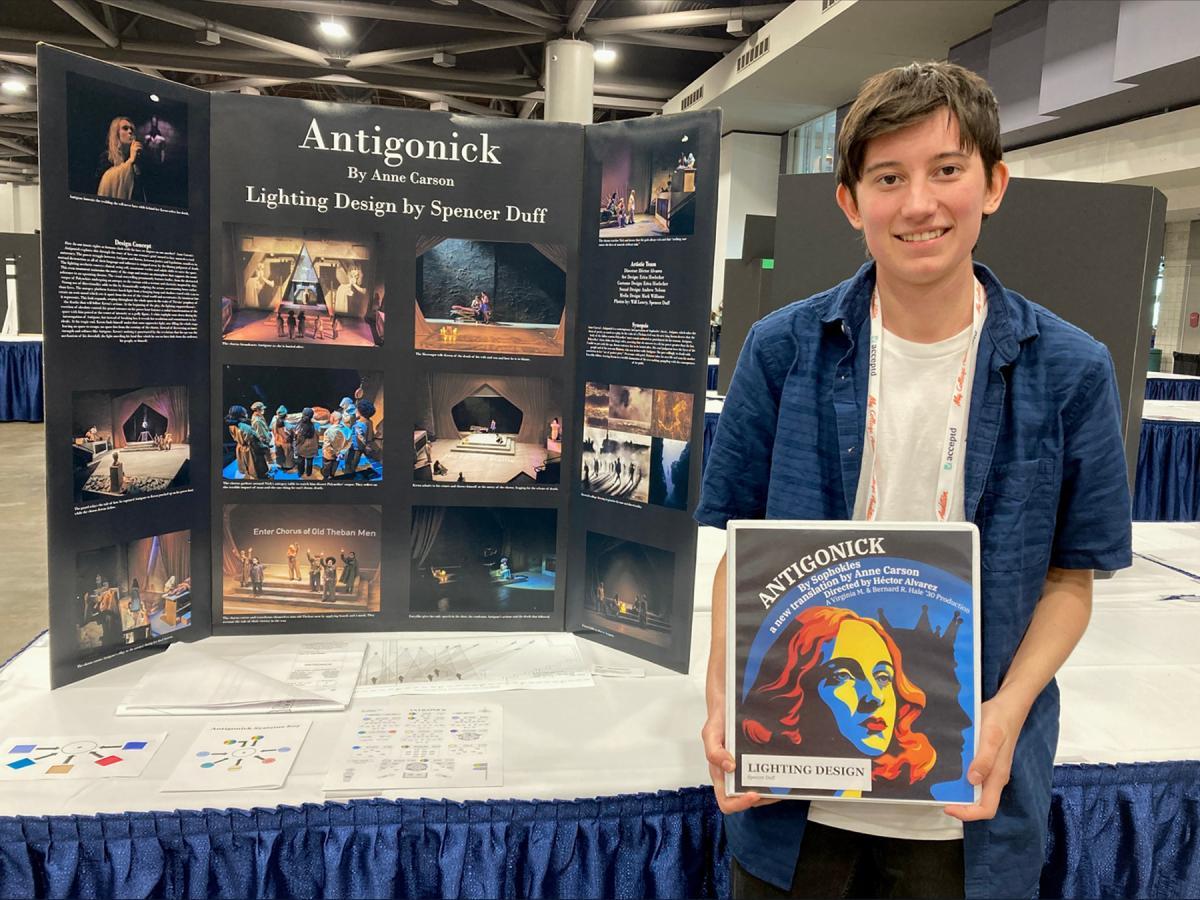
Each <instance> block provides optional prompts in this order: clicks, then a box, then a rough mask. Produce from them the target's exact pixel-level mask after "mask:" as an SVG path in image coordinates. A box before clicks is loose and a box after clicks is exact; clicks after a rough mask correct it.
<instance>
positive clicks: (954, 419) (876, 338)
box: [866, 279, 987, 522]
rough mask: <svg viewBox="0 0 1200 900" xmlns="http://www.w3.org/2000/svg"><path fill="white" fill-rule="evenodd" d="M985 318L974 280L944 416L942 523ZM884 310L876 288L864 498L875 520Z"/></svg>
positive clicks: (983, 294)
mask: <svg viewBox="0 0 1200 900" xmlns="http://www.w3.org/2000/svg"><path fill="white" fill-rule="evenodd" d="M985 318H987V291H985V290H984V289H983V285H982V284H980V283H979V279H975V299H974V301H973V303H972V305H971V340H970V341H969V342H968V343H967V349H966V350H964V351H963V357H962V363H961V364H960V365H959V367H958V377H956V378H955V379H954V387H953V390H951V392H950V401H949V412H948V414H947V416H946V436H945V438H943V440H942V465H941V467H940V469H939V470H938V480H937V494H936V496H935V497H934V504H933V512H934V517H935V518H936V519H937V521H939V522H945V521H946V520H947V519H948V518H949V517H950V510H951V509H953V507H954V503H953V499H954V484H955V477H954V476H955V470H956V469H957V468H958V466H959V464H960V459H961V457H962V453H963V445H964V443H965V442H964V441H963V440H962V436H963V433H964V430H965V429H964V426H965V425H966V421H967V404H964V403H963V397H964V394H965V393H966V388H967V378H968V376H969V375H970V374H971V372H973V371H974V369H975V357H976V354H977V352H978V350H979V337H980V335H981V334H982V333H983V320H984V319H985ZM883 334H884V331H883V308H882V305H881V304H880V302H879V288H878V286H876V288H875V291H874V293H872V295H871V344H870V350H871V356H870V370H869V374H868V376H867V430H866V441H867V444H868V445H869V446H870V448H871V487H870V492H869V493H868V495H867V510H866V520H867V521H868V522H873V521H875V516H876V514H877V513H878V511H879V477H878V475H877V474H876V468H877V467H878V465H879V448H878V446H877V444H876V436H877V432H878V429H879V409H880V404H879V399H880V397H879V380H880V369H882V368H883Z"/></svg>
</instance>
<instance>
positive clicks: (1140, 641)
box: [0, 523, 1200, 815]
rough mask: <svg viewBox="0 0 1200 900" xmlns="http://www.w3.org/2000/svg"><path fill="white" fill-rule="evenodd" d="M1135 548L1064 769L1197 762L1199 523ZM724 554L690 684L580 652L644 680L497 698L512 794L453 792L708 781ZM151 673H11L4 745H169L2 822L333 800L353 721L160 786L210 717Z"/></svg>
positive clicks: (218, 642)
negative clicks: (188, 788) (228, 783)
mask: <svg viewBox="0 0 1200 900" xmlns="http://www.w3.org/2000/svg"><path fill="white" fill-rule="evenodd" d="M1134 546H1135V548H1136V549H1137V550H1138V551H1139V552H1140V553H1143V554H1150V555H1153V556H1154V557H1155V558H1157V559H1159V560H1162V561H1163V562H1162V563H1160V562H1155V561H1153V560H1151V559H1148V558H1145V557H1144V556H1139V557H1138V558H1137V559H1136V561H1135V564H1134V566H1133V568H1132V569H1129V570H1125V571H1123V572H1120V573H1118V574H1117V576H1116V577H1114V578H1112V579H1110V580H1106V581H1099V582H1097V585H1096V603H1095V612H1094V615H1093V618H1092V624H1091V627H1090V628H1089V630H1088V633H1087V634H1086V636H1085V637H1084V639H1083V641H1082V642H1081V643H1080V645H1079V647H1078V648H1077V649H1076V651H1075V653H1074V654H1073V655H1072V656H1071V658H1070V659H1069V660H1068V661H1067V664H1066V666H1065V667H1064V669H1063V671H1062V673H1061V674H1060V677H1059V681H1060V684H1061V686H1062V695H1063V719H1062V737H1061V740H1060V743H1059V761H1060V762H1109V763H1120V762H1134V761H1142V760H1165V759H1200V721H1198V720H1197V716H1196V709H1197V705H1196V697H1197V696H1200V664H1198V662H1197V660H1198V655H1197V651H1196V648H1197V647H1200V575H1196V576H1192V575H1189V574H1186V573H1185V572H1181V571H1176V569H1184V570H1189V571H1191V572H1197V570H1198V569H1200V563H1198V562H1197V560H1198V559H1200V554H1197V553H1196V549H1197V548H1198V547H1200V524H1175V523H1147V524H1139V525H1137V526H1135V535H1134ZM723 549H724V532H722V531H719V530H717V529H712V528H702V529H701V530H700V553H699V560H700V561H699V564H698V566H697V581H696V617H695V625H694V628H693V647H692V673H691V674H690V675H678V674H676V673H673V672H670V671H668V670H665V669H661V668H659V667H656V666H653V665H650V664H648V663H644V662H642V661H640V660H636V659H634V658H632V657H629V656H626V655H625V654H622V653H618V652H616V651H612V650H609V649H607V648H605V647H601V646H599V645H596V644H593V643H592V642H590V641H580V645H581V647H582V648H583V653H584V656H585V658H586V659H589V660H590V661H593V662H597V663H606V664H611V665H626V666H641V667H643V668H645V670H646V673H647V677H646V678H644V679H630V680H615V679H604V678H597V684H596V687H595V688H580V689H570V690H556V691H524V692H515V691H514V692H507V693H498V694H491V695H488V696H489V698H493V699H494V700H495V702H498V703H500V704H501V705H502V706H503V707H504V716H505V719H504V736H505V749H504V775H505V784H504V786H503V787H501V788H491V789H455V790H450V791H447V792H446V797H448V798H450V799H453V800H469V799H485V798H488V797H504V798H515V799H535V798H536V799H544V800H551V799H560V800H561V799H571V798H576V797H595V796H601V795H612V794H622V793H629V792H634V791H653V790H658V789H672V788H679V787H685V786H689V785H697V784H704V783H706V782H707V769H706V766H705V763H704V758H703V755H702V753H701V749H700V743H699V738H698V734H699V730H700V726H701V724H702V723H703V720H704V715H705V706H704V696H703V691H704V688H703V684H704V664H705V660H706V658H707V644H708V636H709V630H710V627H711V600H710V598H711V593H710V591H711V585H712V576H713V573H714V571H715V569H716V566H717V562H718V560H719V559H720V556H721V553H722V551H723ZM1163 563H1165V565H1164V564H1163ZM282 640H287V639H285V638H281V637H279V636H272V637H255V638H251V637H219V638H210V639H208V640H207V641H206V642H205V644H204V646H205V649H206V651H207V652H211V653H219V654H228V655H232V656H237V655H241V654H245V653H250V652H253V651H254V650H255V649H256V648H262V647H266V646H269V645H271V644H275V643H278V642H280V641H282ZM294 640H297V641H299V640H301V638H300V637H296V638H294ZM152 665H153V660H152V659H148V660H142V661H139V662H136V663H133V664H131V665H129V666H125V667H124V668H121V669H117V670H114V671H111V672H105V673H102V674H100V675H97V676H95V677H93V678H90V679H88V680H86V681H83V682H80V683H78V684H75V685H71V686H69V687H66V688H62V689H60V690H57V691H53V692H51V691H49V689H48V683H49V681H48V666H49V654H48V650H47V647H46V645H45V642H44V639H43V641H41V642H39V643H38V644H35V645H34V646H33V647H31V648H30V649H29V650H27V651H26V652H25V653H23V654H22V655H21V656H20V657H18V658H17V659H16V660H14V661H13V663H11V664H10V665H9V666H8V667H7V668H5V669H4V670H3V671H0V711H2V712H0V731H3V732H4V734H3V735H0V737H5V736H8V735H10V734H13V735H15V734H25V735H29V736H36V735H38V734H86V733H89V732H92V733H103V732H110V733H111V732H121V731H125V732H132V731H134V730H142V731H146V732H156V731H164V730H165V731H167V732H168V735H169V736H168V738H167V741H166V744H165V745H164V746H163V748H162V749H161V750H159V752H158V755H157V756H156V757H155V758H154V760H153V761H152V762H151V764H150V766H149V768H148V769H147V770H146V773H145V775H144V776H143V777H142V778H139V779H136V780H131V779H119V778H118V779H110V780H107V781H97V782H91V783H87V782H81V781H72V782H57V783H55V782H46V781H38V782H30V783H29V784H25V785H21V784H6V785H5V787H4V790H3V792H2V793H0V814H7V815H13V814H29V815H34V814H69V813H77V814H88V813H96V812H122V811H145V810H155V809H171V808H201V807H239V808H247V807H253V806H274V805H277V804H299V803H304V802H318V803H319V802H321V801H323V800H324V795H323V794H322V793H321V790H320V787H321V782H322V780H323V778H324V774H325V766H326V765H327V763H328V760H329V758H330V754H331V751H332V748H333V746H334V743H335V741H336V740H337V737H338V735H339V734H340V732H341V729H342V727H343V725H344V724H345V721H346V714H342V713H339V714H324V715H315V716H312V719H313V727H312V730H311V731H310V732H309V736H308V739H307V740H306V742H305V743H304V746H303V749H302V750H301V752H300V755H299V757H298V759H297V761H296V764H295V768H294V769H293V771H292V774H291V776H290V777H289V779H288V782H287V784H286V786H285V787H283V788H282V789H280V790H277V791H256V792H246V793H240V794H226V793H207V794H201V793H197V794H164V793H160V792H159V790H158V788H159V786H160V785H161V783H162V781H163V780H164V779H165V778H166V776H167V775H168V774H169V773H170V771H171V770H172V769H173V768H174V766H175V764H176V763H177V761H178V759H179V757H180V755H181V754H182V753H184V751H185V750H186V749H187V747H188V746H189V745H190V743H191V741H192V740H193V739H194V738H195V737H196V736H197V735H198V734H199V732H200V729H201V727H202V726H203V725H204V724H205V723H206V722H208V721H211V719H210V718H206V717H202V716H188V717H178V718H164V717H142V718H133V717H121V718H119V719H118V718H117V717H115V716H114V715H113V710H114V708H115V707H116V705H117V702H118V701H119V700H121V699H122V697H123V696H124V695H125V693H126V691H127V690H128V689H129V688H130V687H131V686H132V685H133V684H135V683H136V682H137V680H138V679H139V678H140V677H141V675H142V673H143V672H144V671H146V667H148V666H152ZM235 718H237V717H235ZM289 718H290V717H288V716H279V717H277V720H278V721H281V722H282V721H287V720H288V719H289ZM272 721H275V719H273V720H272ZM389 796H411V795H409V794H391V795H389Z"/></svg>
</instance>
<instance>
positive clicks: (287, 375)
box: [221, 366, 383, 485]
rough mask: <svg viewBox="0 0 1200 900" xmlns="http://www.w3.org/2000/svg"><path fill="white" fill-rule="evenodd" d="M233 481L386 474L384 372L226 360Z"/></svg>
mask: <svg viewBox="0 0 1200 900" xmlns="http://www.w3.org/2000/svg"><path fill="white" fill-rule="evenodd" d="M222 392H223V406H224V408H225V409H226V410H227V412H226V414H225V436H224V440H223V442H222V450H223V452H222V455H221V474H222V477H223V478H224V479H225V481H227V482H243V481H270V482H275V483H277V484H280V485H286V484H287V483H289V482H290V483H296V482H309V481H323V482H329V483H332V484H338V483H343V484H344V483H347V482H354V481H368V482H369V481H376V482H378V481H380V480H381V479H382V478H383V373H382V372H373V371H365V370H360V369H316V368H307V367H302V366H225V369H224V384H223V386H222Z"/></svg>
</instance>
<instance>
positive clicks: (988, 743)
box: [967, 728, 1004, 784]
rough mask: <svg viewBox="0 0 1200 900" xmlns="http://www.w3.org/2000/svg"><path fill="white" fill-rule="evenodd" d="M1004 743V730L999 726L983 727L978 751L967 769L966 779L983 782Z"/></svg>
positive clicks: (973, 782) (976, 782)
mask: <svg viewBox="0 0 1200 900" xmlns="http://www.w3.org/2000/svg"><path fill="white" fill-rule="evenodd" d="M1003 745H1004V732H1002V731H1001V730H1000V729H999V728H985V729H984V731H983V734H982V735H980V739H979V751H978V752H977V753H976V754H975V759H974V760H973V761H972V762H971V768H970V769H969V770H968V771H967V781H969V782H970V783H971V784H983V783H984V782H985V781H987V778H988V776H989V775H990V774H991V772H992V767H993V766H995V764H996V757H997V756H998V755H999V753H1000V748H1001V747H1002V746H1003Z"/></svg>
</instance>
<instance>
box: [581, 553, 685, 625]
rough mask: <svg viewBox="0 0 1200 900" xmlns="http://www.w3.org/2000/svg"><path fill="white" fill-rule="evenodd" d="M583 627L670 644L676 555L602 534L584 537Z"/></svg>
mask: <svg viewBox="0 0 1200 900" xmlns="http://www.w3.org/2000/svg"><path fill="white" fill-rule="evenodd" d="M586 578H587V582H586V584H585V586H584V599H583V610H584V612H583V624H584V626H585V627H587V628H591V629H594V630H596V631H600V632H603V633H605V634H621V635H625V636H627V637H631V638H633V639H635V640H638V641H642V642H644V643H648V644H654V645H656V646H659V647H670V646H671V628H672V625H673V621H672V612H673V609H672V607H673V602H674V597H673V591H674V584H675V554H673V553H671V552H669V551H667V550H660V549H659V548H657V547H651V546H648V545H646V544H640V543H637V542H636V541H627V540H623V539H622V538H618V537H612V536H610V535H606V534H597V533H594V532H591V531H589V532H588V534H587V563H586Z"/></svg>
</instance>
